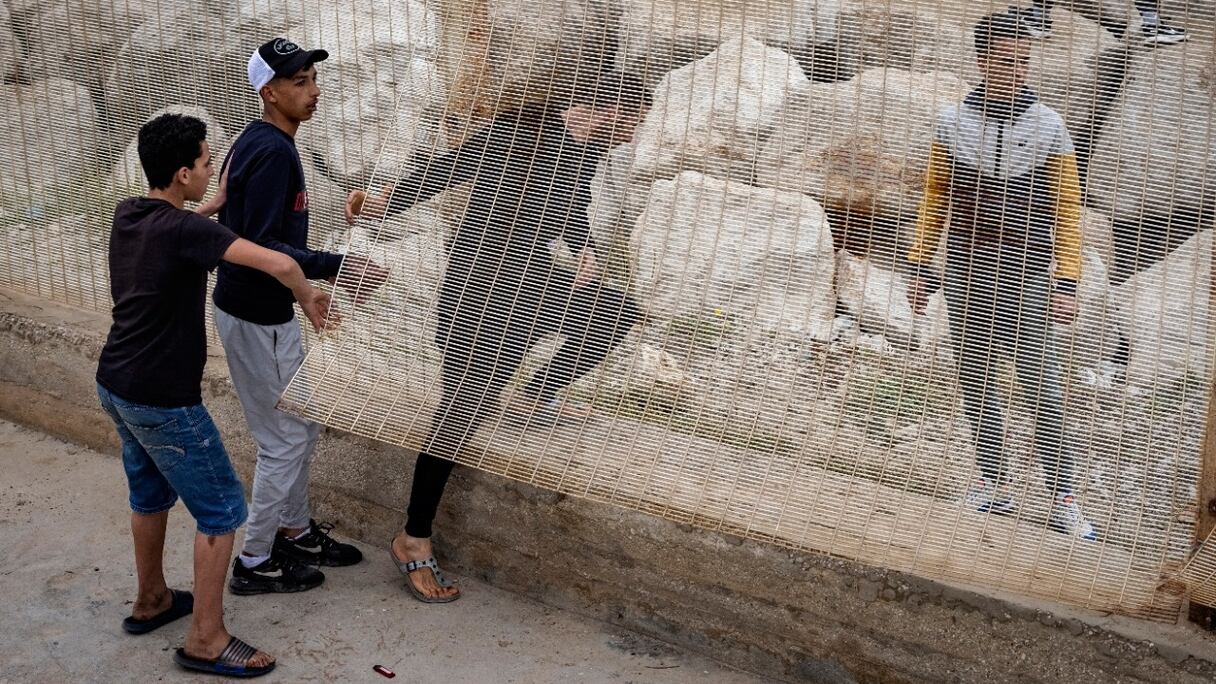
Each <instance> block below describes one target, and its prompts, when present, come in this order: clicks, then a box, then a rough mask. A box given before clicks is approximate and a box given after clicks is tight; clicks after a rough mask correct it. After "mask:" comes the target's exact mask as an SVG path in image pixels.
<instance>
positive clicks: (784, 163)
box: [756, 69, 968, 256]
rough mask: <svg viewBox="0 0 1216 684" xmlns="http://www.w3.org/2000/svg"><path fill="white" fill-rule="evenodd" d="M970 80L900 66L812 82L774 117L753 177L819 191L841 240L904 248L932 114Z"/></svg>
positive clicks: (920, 187) (863, 248)
mask: <svg viewBox="0 0 1216 684" xmlns="http://www.w3.org/2000/svg"><path fill="white" fill-rule="evenodd" d="M967 90H968V86H967V84H965V83H963V82H962V81H961V80H959V79H958V78H957V77H955V76H953V75H952V74H949V73H945V72H934V73H926V74H919V73H912V72H908V71H904V70H900V69H871V70H869V71H866V72H865V73H863V74H861V75H860V76H858V77H856V78H854V79H852V80H850V81H845V82H840V83H828V84H815V85H813V86H811V87H810V88H809V89H808V90H807V92H806V96H805V98H803V99H800V100H798V101H796V102H794V103H793V104H792V105H791V106H789V107H788V108H786V109H785V110H784V111H782V112H781V114H780V116H779V117H778V119H779V120H780V121H781V122H782V125H781V126H780V128H779V129H778V131H777V132H776V133H775V134H773V135H772V137H770V138H769V139H768V141H767V142H766V143H765V145H764V148H763V150H762V151H761V153H760V160H761V162H760V164H759V168H758V171H757V174H756V179H757V182H758V183H759V184H760V185H767V186H772V187H777V188H781V189H783V190H790V191H794V192H803V193H806V194H808V195H810V196H811V197H814V198H816V199H818V200H820V201H821V202H822V203H823V205H824V207H825V208H826V209H828V210H829V211H830V212H832V213H833V215H834V216H837V217H840V218H839V219H838V220H837V221H836V223H835V224H834V225H833V228H834V229H835V230H836V231H837V232H838V233H839V234H838V236H837V238H838V244H846V245H849V246H850V248H851V249H854V250H855V251H857V252H858V253H869V252H871V251H873V250H879V251H881V252H883V253H884V254H886V255H888V256H889V255H892V254H895V253H897V252H899V253H902V251H903V249H904V247H905V246H906V242H907V238H908V237H909V236H910V227H911V224H912V223H913V222H914V220H915V217H916V209H917V206H918V204H919V203H920V200H921V196H922V194H923V192H924V176H925V170H926V167H927V165H928V161H929V145H930V143H931V142H932V138H933V127H934V123H935V122H936V120H937V116H938V113H939V112H940V111H941V110H942V109H943V108H945V107H946V106H948V105H950V104H953V103H956V102H958V101H959V100H961V99H962V98H963V97H964V96H965V95H966V93H967ZM854 237H856V238H858V239H856V240H854V239H853V238H854ZM901 237H902V239H901Z"/></svg>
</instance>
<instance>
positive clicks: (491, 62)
mask: <svg viewBox="0 0 1216 684" xmlns="http://www.w3.org/2000/svg"><path fill="white" fill-rule="evenodd" d="M443 7H444V12H443V16H444V39H443V41H442V50H441V59H440V66H441V68H442V69H444V71H445V73H448V74H452V83H453V85H452V99H451V101H450V102H449V104H448V107H447V110H446V112H445V114H446V115H447V116H448V117H449V118H450V119H452V121H451V123H452V124H453V126H454V129H455V130H457V131H459V130H460V129H461V126H462V125H464V124H466V123H468V122H469V121H470V120H472V121H473V122H474V125H476V124H477V122H479V121H484V120H487V119H489V118H491V117H493V116H494V115H495V114H497V113H499V112H502V111H505V110H511V109H515V108H517V107H518V106H519V105H520V104H522V103H524V102H527V101H539V100H544V99H546V98H548V97H550V96H551V95H554V94H558V93H560V92H561V91H562V88H563V86H565V85H566V84H568V83H570V82H571V81H572V80H573V79H572V76H573V74H574V73H575V72H576V71H579V70H586V69H595V68H596V67H597V66H599V65H601V64H606V63H607V57H608V52H609V50H610V49H611V47H612V37H613V26H614V25H615V22H616V17H617V16H618V15H619V8H618V7H617V6H616V1H615V0H450V2H446V3H444V5H443Z"/></svg>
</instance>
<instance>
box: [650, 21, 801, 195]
mask: <svg viewBox="0 0 1216 684" xmlns="http://www.w3.org/2000/svg"><path fill="white" fill-rule="evenodd" d="M809 83H810V82H809V81H808V80H807V78H806V76H805V75H803V73H802V69H801V68H800V67H799V66H798V64H797V62H795V61H794V58H793V57H791V56H790V55H789V54H787V53H785V52H782V51H781V50H777V49H775V48H769V47H765V46H764V44H763V43H761V42H759V41H757V40H754V39H752V38H743V39H734V40H730V41H727V42H726V43H724V44H723V45H722V46H721V47H719V48H718V49H717V50H715V51H714V52H712V53H710V54H709V55H708V56H706V57H705V58H703V59H700V60H697V61H696V62H693V63H692V64H689V65H687V66H684V67H681V68H679V69H677V70H675V71H673V72H671V73H669V74H667V75H666V76H664V77H663V80H662V81H660V82H659V85H658V87H657V88H656V89H655V98H654V108H653V109H651V111H650V114H649V115H648V116H647V117H646V120H645V121H644V122H643V123H642V125H641V126H640V127H638V130H637V133H636V134H635V136H634V140H635V152H634V154H635V157H634V165H633V170H632V173H633V175H634V176H635V177H640V178H647V179H649V178H660V177H669V176H672V175H674V174H676V173H679V172H680V171H681V170H683V169H692V170H702V171H709V170H713V171H714V172H715V173H717V174H725V175H728V176H729V175H732V174H733V175H737V176H741V177H742V178H741V179H742V180H748V179H750V176H751V173H752V167H753V166H754V162H755V157H756V153H757V150H758V149H759V146H760V145H761V144H762V142H763V141H764V139H765V138H766V137H767V136H768V135H769V134H770V133H772V131H773V130H774V128H775V127H777V126H778V125H779V124H780V122H779V120H778V118H777V115H778V113H779V112H780V111H781V110H782V108H783V107H784V106H785V105H786V104H787V102H788V101H789V99H790V98H791V97H793V96H794V95H795V94H796V93H797V92H798V91H799V90H800V89H804V88H805V87H806V86H807V85H809ZM732 169H733V171H732Z"/></svg>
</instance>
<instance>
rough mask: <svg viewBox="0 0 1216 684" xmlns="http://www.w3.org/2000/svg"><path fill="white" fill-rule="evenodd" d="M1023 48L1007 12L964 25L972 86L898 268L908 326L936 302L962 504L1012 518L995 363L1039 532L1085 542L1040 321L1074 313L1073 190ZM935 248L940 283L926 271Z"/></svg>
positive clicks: (1020, 31) (1070, 167) (1074, 178)
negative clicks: (1046, 498) (1016, 413)
mask: <svg viewBox="0 0 1216 684" xmlns="http://www.w3.org/2000/svg"><path fill="white" fill-rule="evenodd" d="M1031 38H1032V36H1031V34H1030V33H1029V30H1028V26H1027V24H1026V23H1025V21H1024V18H1023V16H1022V15H1021V14H1019V13H1018V12H1017V11H1016V10H1011V11H1008V12H1000V13H995V14H991V15H988V16H987V17H985V18H984V19H982V20H981V21H980V22H979V24H977V25H976V28H975V47H976V53H977V55H978V61H979V67H980V70H981V73H983V74H984V83H983V84H981V85H980V86H979V87H978V88H976V89H975V90H974V91H973V92H972V93H970V94H969V95H968V96H967V98H966V99H965V100H964V101H963V102H962V103H960V104H957V105H952V106H950V107H948V108H947V109H946V110H944V111H943V112H942V113H941V114H940V115H939V117H938V120H937V123H936V127H935V131H934V136H933V144H932V150H931V155H930V161H929V168H928V171H927V173H926V180H925V193H924V199H923V201H922V202H921V205H920V208H919V213H918V216H917V225H916V232H915V239H914V241H913V245H912V248H911V251H910V252H909V254H908V261H909V266H910V268H911V272H912V274H911V281H910V283H909V291H908V292H909V294H908V296H909V299H910V301H911V304H912V306H913V309H914V310H916V311H917V312H918V313H920V312H923V311H924V308H925V305H926V302H927V299H928V297H929V295H930V294H932V293H933V292H935V291H936V290H937V289H938V288H939V287H943V286H944V288H945V296H946V304H947V309H948V310H949V313H950V329H951V335H952V337H953V342H954V352H955V359H956V362H957V366H958V374H959V384H960V386H961V388H962V394H963V405H964V409H965V412H966V415H967V418H968V420H969V422H970V424H971V427H972V434H973V435H974V440H975V448H976V461H977V464H978V465H979V470H980V478H979V479H978V480H977V481H976V482H975V484H974V485H973V486H972V487H971V489H970V491H969V492H968V493H967V495H966V497H965V499H964V502H965V504H966V505H967V506H970V507H973V508H974V509H975V510H977V511H980V512H990V513H993V514H1009V513H1012V512H1013V511H1014V507H1015V502H1014V500H1013V497H1012V495H1011V493H1010V492H1009V490H1008V487H1007V484H1008V470H1007V465H1006V458H1005V453H1004V451H1005V445H1004V431H1005V428H1004V419H1003V414H1004V410H1003V407H1002V401H1001V397H1000V392H999V388H998V379H997V378H998V369H999V367H1000V362H1001V361H1004V360H1012V361H1013V363H1014V365H1015V367H1016V370H1017V377H1018V381H1019V384H1020V385H1021V389H1022V393H1023V396H1024V397H1025V398H1026V400H1027V402H1028V403H1029V404H1030V405H1031V406H1032V408H1033V415H1034V419H1035V434H1034V445H1035V452H1036V454H1037V456H1038V459H1039V462H1040V463H1041V464H1042V466H1043V471H1044V473H1045V475H1046V480H1047V482H1046V484H1047V487H1048V489H1049V490H1050V491H1051V493H1052V495H1053V505H1052V509H1051V517H1050V524H1051V526H1052V527H1053V528H1054V529H1056V530H1059V531H1061V532H1064V533H1066V534H1070V535H1073V536H1075V537H1079V538H1082V539H1087V540H1094V539H1097V533H1096V531H1095V530H1094V527H1093V525H1092V524H1090V522H1089V521H1088V520H1087V519H1086V518H1085V516H1084V515H1083V514H1082V512H1081V507H1080V505H1079V504H1078V502H1077V499H1076V495H1075V493H1074V486H1075V483H1074V479H1073V465H1074V464H1073V460H1074V459H1073V455H1072V453H1071V449H1070V447H1069V444H1068V440H1067V439H1065V431H1064V406H1063V404H1064V401H1063V393H1062V390H1061V384H1060V371H1059V366H1058V363H1057V360H1056V358H1055V353H1054V351H1053V350H1052V346H1051V344H1050V343H1049V340H1048V336H1049V332H1050V330H1049V328H1050V321H1052V320H1054V321H1056V322H1058V323H1069V322H1071V321H1072V320H1073V319H1074V318H1075V316H1076V313H1077V299H1076V288H1077V281H1078V279H1079V278H1080V276H1081V232H1080V207H1081V187H1080V181H1079V179H1078V174H1077V160H1076V153H1075V152H1074V150H1073V144H1072V140H1071V138H1070V137H1069V134H1068V130H1067V128H1065V126H1064V121H1063V120H1062V119H1061V118H1060V115H1059V114H1057V113H1056V112H1054V111H1052V110H1051V108H1049V107H1047V106H1046V105H1044V104H1043V103H1042V102H1040V101H1039V99H1038V97H1037V96H1036V95H1035V94H1034V92H1033V91H1032V90H1030V89H1029V88H1028V87H1027V86H1026V84H1025V82H1026V74H1027V68H1028V64H1029V58H1030V47H1031ZM947 226H948V228H947ZM943 234H945V235H946V273H945V281H944V283H942V282H939V281H938V278H937V277H935V276H934V275H932V271H931V269H930V268H929V261H930V259H932V257H933V254H934V253H935V252H936V251H937V249H938V245H939V243H940V241H941V238H942V236H943ZM1053 264H1054V274H1053V268H1052V266H1053Z"/></svg>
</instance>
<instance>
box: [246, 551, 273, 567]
mask: <svg viewBox="0 0 1216 684" xmlns="http://www.w3.org/2000/svg"><path fill="white" fill-rule="evenodd" d="M268 560H270V554H267V555H265V556H246V555H245V554H243V553H242V554H241V565H244V566H245V567H246V568H256V567H257V566H259V565H261V564H262V563H265V562H266V561H268Z"/></svg>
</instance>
